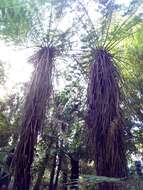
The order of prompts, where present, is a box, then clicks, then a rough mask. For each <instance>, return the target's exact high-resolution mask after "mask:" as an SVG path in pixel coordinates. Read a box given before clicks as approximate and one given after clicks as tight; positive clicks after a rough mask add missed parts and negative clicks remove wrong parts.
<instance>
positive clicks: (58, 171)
mask: <svg viewBox="0 0 143 190" xmlns="http://www.w3.org/2000/svg"><path fill="white" fill-rule="evenodd" d="M61 163H62V156H61V155H60V156H59V155H58V165H57V169H56V177H55V183H54V190H56V189H57V186H58V179H59V174H60V171H61Z"/></svg>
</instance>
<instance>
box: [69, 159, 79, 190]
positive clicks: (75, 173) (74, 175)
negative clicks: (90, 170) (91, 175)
mask: <svg viewBox="0 0 143 190" xmlns="http://www.w3.org/2000/svg"><path fill="white" fill-rule="evenodd" d="M78 179H79V160H75V159H73V158H71V186H70V189H71V190H78V189H79V187H78Z"/></svg>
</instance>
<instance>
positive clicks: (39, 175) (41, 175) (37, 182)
mask: <svg viewBox="0 0 143 190" xmlns="http://www.w3.org/2000/svg"><path fill="white" fill-rule="evenodd" d="M48 159H49V156H48V154H47V151H46V155H45V158H44V159H43V162H42V166H41V168H40V171H39V173H38V178H37V181H36V183H35V186H34V188H33V190H39V188H40V185H41V181H42V178H43V176H44V173H45V169H46V166H47V164H48Z"/></svg>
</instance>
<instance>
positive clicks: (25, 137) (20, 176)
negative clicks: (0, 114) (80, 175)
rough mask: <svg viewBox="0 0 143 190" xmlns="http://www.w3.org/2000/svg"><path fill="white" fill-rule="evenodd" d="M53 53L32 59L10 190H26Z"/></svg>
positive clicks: (49, 84)
mask: <svg viewBox="0 0 143 190" xmlns="http://www.w3.org/2000/svg"><path fill="white" fill-rule="evenodd" d="M53 53H54V50H53V48H48V47H43V48H41V49H40V50H39V51H38V52H37V53H36V54H35V55H34V56H33V58H32V62H33V64H34V65H35V72H34V74H33V80H32V83H31V86H30V90H29V93H28V95H27V98H26V102H25V107H24V112H23V117H22V123H21V132H20V138H19V141H18V144H17V147H16V151H15V155H14V160H13V164H14V183H13V190H29V186H30V180H31V165H32V162H33V158H34V146H35V144H36V141H37V136H38V132H39V131H40V129H41V126H42V124H43V121H44V118H45V112H46V106H47V105H48V104H49V100H50V95H51V88H52V68H53V56H54V54H53Z"/></svg>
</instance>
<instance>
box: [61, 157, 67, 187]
mask: <svg viewBox="0 0 143 190" xmlns="http://www.w3.org/2000/svg"><path fill="white" fill-rule="evenodd" d="M62 170H63V171H62V190H67V189H68V188H67V182H68V163H67V159H66V158H65V159H64V160H63V166H62Z"/></svg>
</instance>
